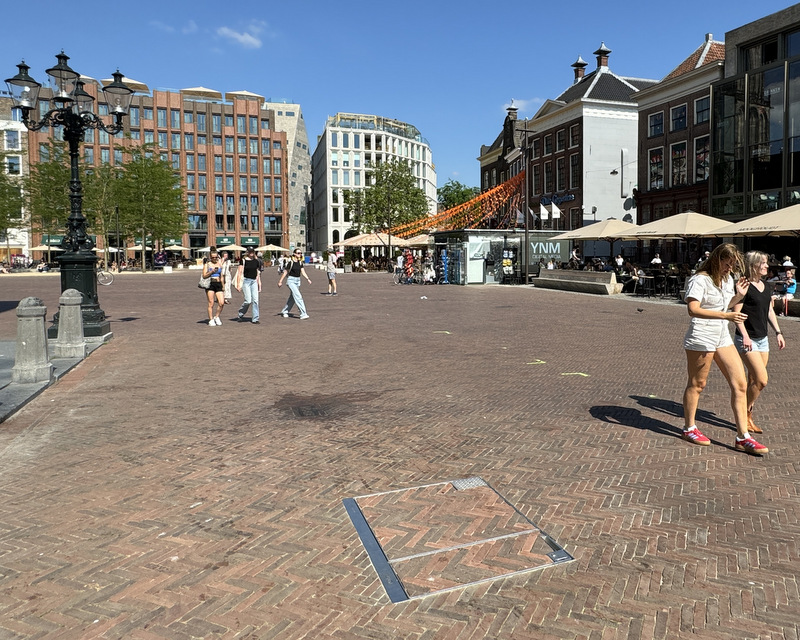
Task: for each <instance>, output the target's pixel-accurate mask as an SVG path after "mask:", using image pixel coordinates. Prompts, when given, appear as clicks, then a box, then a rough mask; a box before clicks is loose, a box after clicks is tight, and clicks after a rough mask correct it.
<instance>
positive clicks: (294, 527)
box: [0, 272, 800, 640]
mask: <svg viewBox="0 0 800 640" xmlns="http://www.w3.org/2000/svg"><path fill="white" fill-rule="evenodd" d="M274 276H275V274H274V272H268V273H267V275H266V277H265V282H266V283H267V285H266V287H265V291H264V293H263V294H262V318H261V321H262V324H261V325H258V326H254V325H250V324H246V325H245V324H237V323H232V322H229V321H228V320H227V319H225V318H224V320H225V322H224V324H223V326H222V327H215V328H211V327H208V326H207V325H205V324H203V323H202V319H203V316H204V304H203V301H202V299H201V293H200V292H199V291H198V290H197V288H196V283H195V281H196V274H195V273H183V274H182V273H174V274H171V275H166V274H165V275H160V274H159V275H153V276H139V275H125V276H122V277H120V278H118V279H117V280H116V281H115V282H114V284H113V285H112V286H111V287H108V288H104V290H103V291H101V292H100V293H101V305H102V306H103V308H104V309H105V310H106V312H108V313H109V314H110V315H111V316H112V330H113V331H114V333H115V338H114V340H113V341H112V342H111V343H110V344H108V345H106V346H104V347H103V348H102V349H100V350H98V351H97V352H95V353H94V354H93V355H92V356H91V357H90V358H89V359H88V360H86V361H85V362H84V363H82V364H81V365H79V366H78V367H77V368H76V369H75V370H73V371H72V372H71V373H69V374H68V375H67V376H66V377H65V378H64V379H63V380H62V381H61V382H60V383H59V384H58V385H56V386H55V387H52V388H50V389H48V390H47V391H46V392H44V393H43V394H42V395H41V396H39V397H38V398H36V399H35V400H34V401H33V402H31V403H30V404H29V405H28V406H26V407H25V408H24V409H23V410H22V411H21V412H20V413H18V414H17V415H16V416H14V417H13V418H11V419H10V420H9V421H7V422H6V423H4V424H3V425H1V426H0V638H3V639H4V640H5V639H17V638H59V639H60V638H135V639H148V640H149V639H163V638H175V639H184V638H280V639H283V638H288V639H294V638H340V639H349V638H392V639H394V638H408V639H413V640H417V639H420V640H421V639H426V640H428V639H434V638H435V639H440V638H458V639H478V638H515V639H516V638H522V639H525V638H537V639H538V638H544V639H550V638H553V639H555V638H559V639H563V638H575V639H579V638H580V639H592V640H600V639H604V640H605V639H622V638H630V639H639V638H641V639H651V638H658V639H666V638H690V637H691V638H699V639H702V638H708V639H720V638H763V639H770V640H777V639H779V638H780V639H797V638H798V636H799V635H800V626H799V624H800V623H798V621H799V620H800V587H799V586H798V567H800V557H799V556H800V553H799V550H798V540H799V539H800V536H799V535H798V534H800V527H799V526H798V512H799V511H800V507H799V506H798V505H799V503H798V463H797V460H798V451H799V450H800V448H799V446H798V430H797V428H796V424H797V422H798V417H800V411H798V399H797V393H796V388H795V387H796V385H795V382H794V381H795V380H796V378H797V366H796V363H797V356H796V354H797V349H798V348H800V347H798V345H800V330H798V324H797V322H796V321H794V320H791V319H782V327H783V330H784V334H785V336H786V339H787V343H788V345H789V346H788V348H787V349H786V350H785V351H783V352H780V353H778V352H775V353H774V354H773V356H772V358H771V360H770V386H769V387H768V388H767V389H766V391H765V392H764V394H763V395H762V398H761V400H760V401H759V406H758V408H757V416H756V417H757V419H758V422H759V423H761V424H763V426H764V428H765V434H764V437H763V442H764V443H765V444H767V445H768V446H769V447H770V453H769V455H767V456H765V457H763V458H757V457H751V456H748V455H746V454H743V453H740V452H735V451H734V450H733V447H732V444H733V435H734V432H733V427H732V425H731V423H730V422H729V420H730V408H729V406H728V403H729V400H728V393H727V385H726V384H725V382H724V380H723V379H722V377H721V375H720V374H719V372H717V371H715V372H714V374H712V378H711V381H710V384H709V386H708V388H707V389H706V391H705V393H704V394H703V397H702V400H701V409H702V413H701V415H700V416H699V419H700V422H701V426H702V428H703V430H704V432H705V433H706V434H707V435H708V436H709V437H710V438H712V440H713V445H712V446H711V447H702V448H701V447H693V446H691V445H689V444H688V443H686V442H683V441H682V440H681V439H680V431H679V427H680V424H681V420H680V417H679V416H680V412H681V409H680V398H681V394H682V390H683V385H684V375H685V373H684V368H685V365H684V356H683V352H682V349H681V337H682V335H683V332H684V330H685V327H686V322H687V317H686V312H685V308H683V307H681V306H680V305H662V304H655V303H651V302H648V301H639V300H636V301H631V300H628V299H619V298H613V299H612V298H604V297H592V296H583V295H576V294H567V293H561V292H555V291H544V290H537V289H535V288H521V287H514V288H509V287H500V286H486V287H467V288H464V287H456V286H438V287H433V286H431V287H419V286H399V287H398V286H392V285H391V284H390V283H389V278H388V276H384V275H376V274H352V275H350V274H346V275H343V276H342V277H341V278H340V292H341V295H339V296H337V297H335V298H330V297H325V296H321V295H319V293H320V292H321V291H323V290H324V286H325V285H324V278H319V277H318V278H316V279H315V278H314V277H313V275H312V279H313V280H314V284H313V285H312V286H304V287H303V290H304V294H305V295H306V300H307V304H308V307H309V313H310V314H311V318H310V319H309V320H305V321H302V322H301V321H299V320H296V319H286V320H284V319H282V318H281V317H279V316H277V315H276V316H273V315H270V312H271V311H272V312H277V311H279V309H280V305H282V303H283V291H280V292H279V291H278V290H277V288H273V287H272V285H271V284H270V283H272V281H274V279H275V278H274ZM58 294H59V292H58V280H57V279H56V278H36V277H30V278H27V277H26V278H9V279H4V280H3V289H2V294H0V298H2V300H1V301H0V302H3V303H5V304H3V305H2V306H0V309H5V310H4V311H2V312H0V337H2V338H4V339H10V338H13V336H14V333H13V332H14V317H13V316H14V312H13V306H14V305H12V304H10V302H13V301H14V300H19V299H20V298H22V297H24V296H27V295H37V296H39V297H41V298H43V299H44V300H45V302H46V303H47V304H48V307H49V308H50V309H51V312H50V314H52V311H53V310H54V309H55V304H56V302H57V299H58ZM423 296H424V298H425V299H423ZM638 309H641V311H638ZM227 315H228V318H231V317H233V316H234V315H235V309H234V310H233V311H231V312H230V313H229V314H227ZM471 476H480V477H482V478H484V479H485V480H486V481H487V482H489V483H490V484H491V486H493V487H495V488H496V489H498V491H500V492H501V493H502V494H503V496H504V497H506V498H507V499H508V500H509V502H510V503H511V504H513V505H515V506H516V507H517V508H519V509H520V510H521V511H522V512H523V513H524V515H525V516H526V517H527V518H529V519H530V520H531V521H533V522H535V523H537V524H538V525H540V526H541V527H542V528H543V529H544V530H545V531H547V533H549V534H550V535H551V536H552V537H553V538H554V539H555V540H557V541H558V542H559V543H560V544H561V545H563V546H564V547H565V548H566V549H567V551H568V552H569V553H571V554H572V555H573V556H574V557H575V558H576V561H575V562H572V563H568V564H564V565H557V566H555V567H552V568H548V569H545V570H543V571H539V572H534V573H529V574H525V575H521V576H517V577H513V578H508V579H505V580H501V581H496V582H491V583H488V584H481V585H479V586H475V587H469V588H466V589H463V590H458V591H452V592H447V593H443V594H439V595H433V596H430V597H427V598H423V599H420V600H413V601H409V602H404V603H400V604H395V605H393V604H391V603H390V602H389V600H388V598H387V597H386V594H385V593H384V591H383V589H382V586H381V584H380V581H379V580H378V578H377V576H376V574H375V572H374V570H373V568H372V566H371V565H370V562H369V559H368V557H367V555H366V553H365V551H364V549H363V547H362V545H361V543H360V541H359V538H358V536H357V534H356V532H355V530H354V528H353V526H352V524H351V523H350V521H349V518H348V517H347V514H346V513H345V510H344V509H343V507H342V499H344V498H347V497H355V496H363V495H366V494H371V493H380V492H384V491H388V490H394V489H405V488H410V487H417V486H421V485H425V484H431V483H435V482H440V481H444V480H450V479H456V478H467V477H471Z"/></svg>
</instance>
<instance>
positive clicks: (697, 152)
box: [694, 136, 711, 182]
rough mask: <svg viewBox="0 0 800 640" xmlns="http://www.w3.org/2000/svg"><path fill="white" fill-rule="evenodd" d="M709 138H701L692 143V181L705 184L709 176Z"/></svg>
mask: <svg viewBox="0 0 800 640" xmlns="http://www.w3.org/2000/svg"><path fill="white" fill-rule="evenodd" d="M710 140H711V136H703V137H702V138H697V139H696V140H695V141H694V181H695V182H705V181H706V180H708V176H709V166H710V165H709V160H710V156H711V149H710V144H711V143H710Z"/></svg>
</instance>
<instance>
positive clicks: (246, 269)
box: [201, 247, 338, 327]
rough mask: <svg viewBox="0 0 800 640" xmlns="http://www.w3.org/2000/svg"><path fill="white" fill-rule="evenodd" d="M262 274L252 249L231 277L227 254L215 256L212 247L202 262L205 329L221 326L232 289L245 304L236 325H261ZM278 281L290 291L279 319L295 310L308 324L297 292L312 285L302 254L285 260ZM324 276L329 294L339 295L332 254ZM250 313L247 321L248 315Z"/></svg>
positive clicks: (334, 257) (249, 248) (260, 265)
mask: <svg viewBox="0 0 800 640" xmlns="http://www.w3.org/2000/svg"><path fill="white" fill-rule="evenodd" d="M263 270H264V263H263V262H262V261H261V259H260V258H259V257H258V256H257V255H256V254H255V250H254V249H253V248H252V247H248V248H247V250H246V252H245V254H244V256H242V259H241V262H240V263H239V265H238V266H237V267H236V270H235V273H234V274H233V275H232V273H231V271H232V270H231V261H230V258H229V256H228V252H227V251H225V252H222V253H220V252H218V251H217V249H216V247H211V250H210V252H209V255H208V258H207V259H206V260H205V261H204V262H203V272H202V280H201V283H202V284H201V286H202V287H203V288H205V290H206V298H207V301H208V325H209V326H211V327H215V326H219V325H221V324H222V320H221V319H220V314H221V313H222V309H223V307H224V306H225V305H226V304H231V301H232V300H231V288H235V289H236V290H237V291H240V292H241V293H242V296H243V297H244V301H243V302H242V304H241V306H240V307H239V311H238V313H237V320H238V321H239V322H248V321H249V322H250V323H251V324H260V323H261V322H260V309H259V298H260V294H261V272H262V271H263ZM279 271H280V277H279V278H278V287H279V288H281V287H283V284H284V282H285V283H286V287H287V288H288V289H289V297H288V298H287V300H286V304H285V305H284V306H283V309H282V310H281V312H280V313H281V315H282V316H283V317H284V318H288V317H289V314H290V312H291V311H292V309H293V308H294V307H295V305H296V306H297V309H298V311H299V312H300V320H307V319H308V318H309V317H310V316H309V315H308V311H307V310H306V305H305V300H303V295H302V293H301V292H300V283H301V281H302V279H305V280H306V281H307V282H308V284H311V278H309V277H308V274H307V273H306V270H305V265H304V262H303V252H302V250H300V249H295V250H294V251H293V252H292V254H291V256H290V257H289V259H288V260H286V261H282V262H281V266H280V269H279ZM326 274H327V278H328V294H327V295H332V296H335V295H338V292H337V290H336V255H335V253H334V252H333V250H331V251H330V252H329V254H328V262H327V264H326ZM248 311H249V312H250V318H249V319H248V317H247V313H248Z"/></svg>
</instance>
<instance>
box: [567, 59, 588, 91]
mask: <svg viewBox="0 0 800 640" xmlns="http://www.w3.org/2000/svg"><path fill="white" fill-rule="evenodd" d="M588 64H589V63H588V62H586V61H585V60H584V59H583V58H581V57H580V56H578V59H577V60H576V61H575V62H573V63H572V64H571V65H570V66H571V67H572V68H573V69H574V70H575V82H573V84H577V83H578V82H579V81H580V79H581V78H583V76H584V75H586V67H587V65H588Z"/></svg>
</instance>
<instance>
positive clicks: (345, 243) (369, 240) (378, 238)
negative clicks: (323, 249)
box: [333, 233, 408, 247]
mask: <svg viewBox="0 0 800 640" xmlns="http://www.w3.org/2000/svg"><path fill="white" fill-rule="evenodd" d="M333 245H334V246H335V247H386V246H389V245H394V246H395V247H407V246H408V241H407V240H405V239H403V238H398V237H397V236H390V235H389V234H388V233H362V234H361V235H357V236H353V237H352V238H347V239H346V240H342V241H341V242H334V243H333Z"/></svg>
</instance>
